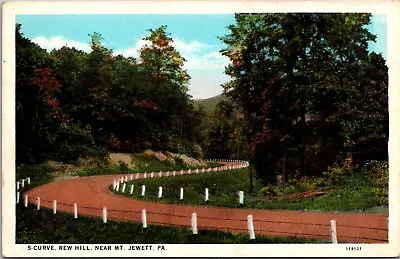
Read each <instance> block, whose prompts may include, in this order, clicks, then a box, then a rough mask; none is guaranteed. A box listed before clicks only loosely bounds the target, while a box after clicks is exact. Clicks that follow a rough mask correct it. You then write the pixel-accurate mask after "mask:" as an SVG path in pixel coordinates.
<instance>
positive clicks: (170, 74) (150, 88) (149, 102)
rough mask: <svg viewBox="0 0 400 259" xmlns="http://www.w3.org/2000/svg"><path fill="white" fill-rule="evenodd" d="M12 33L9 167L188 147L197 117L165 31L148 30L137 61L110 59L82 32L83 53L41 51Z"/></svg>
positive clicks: (96, 37) (97, 39)
mask: <svg viewBox="0 0 400 259" xmlns="http://www.w3.org/2000/svg"><path fill="white" fill-rule="evenodd" d="M20 28H21V26H20V25H17V26H16V58H17V69H16V78H17V80H16V103H17V114H16V115H17V116H16V120H17V162H27V161H30V162H38V161H40V160H43V159H50V158H51V159H57V160H70V159H75V158H78V157H81V156H88V155H95V154H100V155H104V151H105V150H117V151H128V152H140V151H143V150H144V149H146V148H153V149H157V150H170V151H176V152H186V153H191V152H192V153H193V152H194V151H195V150H196V148H197V146H196V144H197V141H198V135H199V133H198V129H197V127H196V126H197V125H196V124H199V123H200V117H201V114H200V113H199V112H198V111H197V110H196V109H195V108H194V105H193V101H192V100H191V97H190V96H189V95H188V93H187V91H188V83H189V80H190V77H189V75H188V74H187V72H186V71H185V70H184V69H183V65H184V62H185V59H184V58H183V57H182V56H181V55H180V53H179V52H178V51H177V50H175V49H174V47H173V46H172V42H173V41H172V38H170V37H169V34H168V33H167V32H166V26H161V27H160V28H157V29H155V30H149V33H150V35H149V36H148V37H146V38H145V40H147V41H148V42H149V44H147V45H145V46H144V47H143V48H142V49H141V50H140V59H139V60H136V59H135V58H132V57H123V56H121V55H117V56H116V55H114V54H113V51H112V50H111V49H108V48H106V47H105V46H104V45H103V44H102V41H103V37H102V35H101V34H100V33H93V34H91V35H89V36H90V42H89V45H90V48H91V51H90V52H89V53H85V52H82V51H78V50H76V49H74V48H69V47H65V46H64V47H62V48H61V49H58V50H52V51H51V52H50V53H48V52H46V51H45V50H43V49H42V48H40V47H39V46H38V45H36V44H34V43H33V42H31V41H30V40H29V39H27V38H25V37H24V36H23V35H22V33H21V32H20ZM200 153H201V152H197V154H200Z"/></svg>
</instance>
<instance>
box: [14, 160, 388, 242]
mask: <svg viewBox="0 0 400 259" xmlns="http://www.w3.org/2000/svg"><path fill="white" fill-rule="evenodd" d="M222 163H223V164H224V165H225V166H227V167H229V166H244V165H245V164H243V163H242V162H222ZM225 166H221V167H218V168H217V169H216V170H217V171H222V170H225V169H226V167H225ZM183 173H184V174H188V171H183ZM192 173H194V172H193V170H192ZM162 174H163V177H165V176H166V172H163V173H162ZM169 174H170V176H169V177H173V176H172V175H171V173H169ZM179 174H180V172H179ZM179 174H178V173H177V176H176V177H179V176H178V175H179ZM147 175H149V173H147ZM135 176H136V174H134V175H133V177H134V178H135ZM143 176H144V174H138V178H142V177H143ZM158 176H159V173H158V172H157V173H154V177H158ZM121 177H128V179H130V177H131V174H124V175H101V176H90V177H81V178H73V179H68V180H63V181H59V182H53V183H49V184H45V185H41V186H38V187H35V188H33V189H30V190H28V191H27V192H25V193H24V196H23V197H22V199H21V200H23V198H24V197H25V194H26V195H28V200H29V203H32V204H37V197H40V204H41V206H43V207H47V208H52V205H53V200H57V210H61V211H65V212H69V213H72V212H73V204H74V203H77V206H78V213H79V214H84V215H90V216H97V217H101V215H102V209H103V207H106V208H107V214H108V218H109V219H118V220H127V221H136V222H141V211H142V209H146V212H147V223H148V224H162V225H177V226H188V227H189V226H190V225H191V215H192V213H193V212H196V213H197V224H198V228H199V230H200V234H201V229H218V230H225V231H233V232H247V231H248V230H247V215H250V214H251V215H253V219H254V229H255V233H256V236H257V234H263V235H270V236H297V237H306V238H315V239H319V240H326V241H329V240H330V227H329V225H330V223H329V222H330V220H332V219H335V220H336V225H337V236H338V241H339V242H340V243H341V242H344V243H347V242H349V243H388V218H387V216H386V215H383V214H364V213H362V214H361V213H317V212H303V211H284V210H259V209H239V208H238V209H235V208H217V207H207V206H192V205H175V204H162V203H157V202H149V201H143V200H135V199H132V198H127V197H123V196H120V195H116V194H113V193H112V192H111V191H110V190H109V187H110V186H111V185H112V184H113V181H114V180H116V179H120V178H121ZM127 189H129V188H127ZM99 220H100V219H99Z"/></svg>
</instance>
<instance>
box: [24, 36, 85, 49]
mask: <svg viewBox="0 0 400 259" xmlns="http://www.w3.org/2000/svg"><path fill="white" fill-rule="evenodd" d="M32 41H33V42H35V43H36V44H38V45H39V46H40V47H42V48H44V49H46V50H47V51H51V50H53V49H60V48H62V47H63V46H67V47H71V48H72V47H74V48H76V49H78V50H83V51H85V52H89V51H90V46H89V44H88V43H86V42H80V41H75V40H68V39H66V38H65V37H63V36H54V37H51V38H46V37H42V36H38V37H35V38H34V39H33V40H32Z"/></svg>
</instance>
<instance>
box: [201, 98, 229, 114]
mask: <svg viewBox="0 0 400 259" xmlns="http://www.w3.org/2000/svg"><path fill="white" fill-rule="evenodd" d="M225 99H226V97H225V96H223V95H222V94H220V95H217V96H213V97H210V98H207V99H197V100H194V106H195V107H196V108H198V107H199V106H203V109H204V112H205V113H206V116H210V115H211V114H212V112H213V111H214V110H215V107H216V106H217V104H218V103H219V102H220V101H223V100H225Z"/></svg>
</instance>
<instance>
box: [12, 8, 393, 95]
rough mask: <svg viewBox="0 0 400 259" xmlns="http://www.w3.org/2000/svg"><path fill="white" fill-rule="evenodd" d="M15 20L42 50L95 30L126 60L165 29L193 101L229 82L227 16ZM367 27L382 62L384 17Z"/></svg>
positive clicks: (75, 43)
mask: <svg viewBox="0 0 400 259" xmlns="http://www.w3.org/2000/svg"><path fill="white" fill-rule="evenodd" d="M16 22H17V23H20V24H22V27H21V31H22V33H23V34H24V36H25V37H27V38H29V39H31V40H32V41H33V42H35V43H37V44H39V45H40V46H41V47H42V48H44V49H46V50H48V51H51V50H52V49H54V48H55V49H59V48H61V47H62V46H65V45H66V46H69V47H75V48H77V49H80V50H83V51H87V52H89V51H90V48H89V44H88V42H89V41H90V36H89V34H91V33H93V32H99V33H101V34H102V36H103V38H104V40H103V44H104V46H106V47H107V48H111V49H113V52H114V53H115V54H122V55H124V56H126V57H128V56H133V57H138V50H139V49H140V48H141V47H142V46H143V45H144V44H145V41H144V40H143V37H145V36H147V35H148V34H149V32H148V31H147V30H148V29H155V28H157V27H159V26H161V25H167V26H168V27H167V32H169V33H171V37H172V38H173V40H174V43H173V44H174V47H175V48H176V49H177V50H178V51H179V52H180V53H181V55H182V56H183V57H184V58H185V59H186V60H187V62H186V64H185V65H184V68H185V69H186V70H187V72H188V74H189V75H190V76H191V81H190V86H189V94H190V95H192V96H193V98H194V99H204V98H209V97H212V96H215V95H218V94H220V93H222V90H223V89H222V87H221V84H223V83H225V82H227V81H229V77H228V76H227V75H225V74H224V70H225V68H224V67H225V66H227V65H228V64H229V60H228V59H227V58H226V57H224V56H222V55H221V54H220V52H219V50H221V49H223V48H224V47H225V45H224V44H223V43H222V42H221V41H220V40H219V39H218V37H220V36H224V35H226V34H227V33H228V32H229V31H228V30H227V26H228V25H230V24H234V23H235V18H234V15H233V14H170V15H165V14H162V15H161V14H160V15H156V14H154V15H151V14H132V15H121V14H115V15H110V14H107V15H17V17H16ZM368 29H369V30H370V31H371V32H372V33H373V34H375V35H377V39H376V43H372V44H370V50H371V51H375V52H377V53H382V54H383V56H384V58H387V56H386V55H387V35H386V33H387V29H386V16H385V15H379V14H376V15H374V16H373V18H372V24H371V25H369V27H368Z"/></svg>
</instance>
